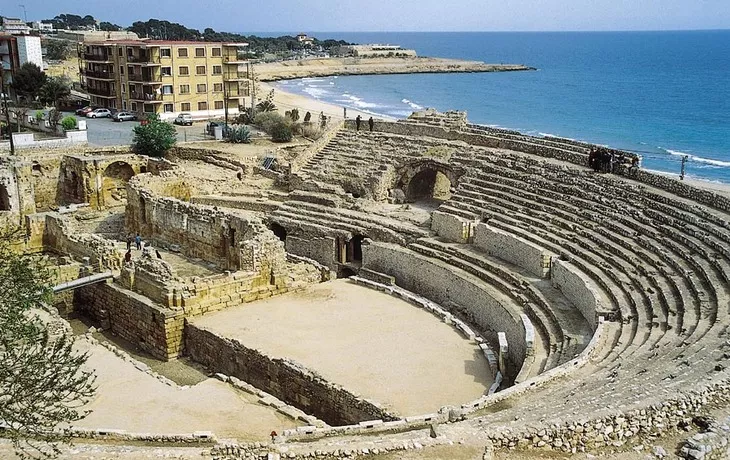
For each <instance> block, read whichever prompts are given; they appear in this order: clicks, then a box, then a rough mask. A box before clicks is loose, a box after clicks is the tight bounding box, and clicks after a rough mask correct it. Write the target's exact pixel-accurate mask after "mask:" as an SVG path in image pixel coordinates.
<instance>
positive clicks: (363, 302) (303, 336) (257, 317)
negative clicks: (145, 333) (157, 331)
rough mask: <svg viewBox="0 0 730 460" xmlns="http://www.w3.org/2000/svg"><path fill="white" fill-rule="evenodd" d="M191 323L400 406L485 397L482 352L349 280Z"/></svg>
mask: <svg viewBox="0 0 730 460" xmlns="http://www.w3.org/2000/svg"><path fill="white" fill-rule="evenodd" d="M193 323H194V324H196V325H199V326H201V327H205V328H206V329H208V330H210V331H214V332H216V333H217V334H219V335H222V336H225V337H230V338H234V339H236V340H239V341H240V342H241V343H243V344H245V345H246V346H248V347H252V348H256V349H259V350H261V351H263V352H264V353H266V354H268V355H270V356H274V357H288V358H291V359H293V360H295V361H298V362H299V363H301V364H303V365H305V366H307V367H309V368H310V369H313V370H316V371H317V372H319V373H320V374H321V375H323V376H324V377H325V378H327V379H328V380H330V381H332V382H334V383H338V384H340V385H342V386H344V387H345V388H347V389H348V390H350V391H353V392H355V393H359V394H361V395H363V396H364V397H366V398H369V399H373V400H375V401H378V402H380V403H382V404H385V405H387V406H390V407H392V408H394V409H395V410H396V411H397V412H398V413H400V414H401V415H404V416H407V415H417V414H425V413H429V412H433V411H435V410H437V409H438V408H440V407H442V406H444V405H447V404H449V405H452V404H453V405H460V404H463V403H465V402H468V401H472V400H474V399H476V398H478V397H480V396H481V395H482V394H483V393H484V391H485V390H486V389H487V388H488V387H489V385H490V384H491V383H492V376H491V373H490V371H489V368H488V366H487V362H486V360H485V359H484V358H483V356H482V355H481V353H480V351H479V348H478V347H477V346H476V345H474V344H470V343H469V342H468V341H467V340H466V339H464V338H463V337H462V336H461V335H459V333H458V332H456V331H455V330H454V329H453V328H452V327H451V326H448V325H446V324H444V323H442V322H441V321H440V320H439V319H438V318H436V317H435V316H433V315H432V314H430V313H428V312H426V311H424V310H421V309H419V308H416V307H414V306H413V305H411V304H408V303H406V302H404V301H402V300H399V299H396V298H394V297H391V296H389V295H386V294H383V293H381V292H377V291H374V290H372V289H368V288H365V287H362V286H358V285H356V284H354V283H351V282H349V281H347V280H338V281H332V282H329V283H323V284H319V285H317V286H313V287H312V288H310V289H309V290H308V291H306V292H304V293H297V294H292V295H284V296H279V297H275V298H271V299H266V300H264V301H259V302H255V303H252V304H247V305H242V306H240V307H235V308H230V309H227V310H225V311H221V312H217V313H213V314H209V315H205V316H203V317H200V318H196V319H194V320H193Z"/></svg>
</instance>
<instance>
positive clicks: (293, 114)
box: [289, 109, 299, 122]
mask: <svg viewBox="0 0 730 460" xmlns="http://www.w3.org/2000/svg"><path fill="white" fill-rule="evenodd" d="M289 118H291V121H293V122H297V121H299V109H291V112H289Z"/></svg>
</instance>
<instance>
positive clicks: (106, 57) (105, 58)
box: [84, 53, 113, 62]
mask: <svg viewBox="0 0 730 460" xmlns="http://www.w3.org/2000/svg"><path fill="white" fill-rule="evenodd" d="M84 59H85V60H87V61H99V62H112V61H113V59H112V56H111V55H110V54H103V53H100V54H96V53H84Z"/></svg>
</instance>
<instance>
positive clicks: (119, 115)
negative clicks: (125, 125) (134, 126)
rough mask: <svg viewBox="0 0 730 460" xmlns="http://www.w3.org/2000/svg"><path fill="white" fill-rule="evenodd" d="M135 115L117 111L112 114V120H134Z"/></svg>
mask: <svg viewBox="0 0 730 460" xmlns="http://www.w3.org/2000/svg"><path fill="white" fill-rule="evenodd" d="M136 119H137V115H135V114H133V113H130V112H117V113H115V114H114V116H112V121H134V120H136Z"/></svg>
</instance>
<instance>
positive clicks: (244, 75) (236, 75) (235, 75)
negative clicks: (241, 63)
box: [223, 72, 249, 81]
mask: <svg viewBox="0 0 730 460" xmlns="http://www.w3.org/2000/svg"><path fill="white" fill-rule="evenodd" d="M223 79H224V80H227V81H235V80H248V79H249V76H248V72H226V73H224V74H223Z"/></svg>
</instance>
